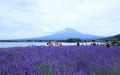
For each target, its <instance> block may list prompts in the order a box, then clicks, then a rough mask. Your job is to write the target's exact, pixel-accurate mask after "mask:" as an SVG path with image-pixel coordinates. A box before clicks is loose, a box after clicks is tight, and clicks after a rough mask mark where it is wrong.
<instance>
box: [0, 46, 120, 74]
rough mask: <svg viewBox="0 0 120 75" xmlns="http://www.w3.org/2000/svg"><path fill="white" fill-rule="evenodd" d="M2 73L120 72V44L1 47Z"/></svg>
mask: <svg viewBox="0 0 120 75" xmlns="http://www.w3.org/2000/svg"><path fill="white" fill-rule="evenodd" d="M0 75H120V46H112V47H110V48H106V47H104V46H79V47H77V46H61V47H43V46H33V47H14V48H1V49H0Z"/></svg>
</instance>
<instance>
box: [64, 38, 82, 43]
mask: <svg viewBox="0 0 120 75" xmlns="http://www.w3.org/2000/svg"><path fill="white" fill-rule="evenodd" d="M81 41H82V40H81V39H79V38H69V39H67V40H66V42H81Z"/></svg>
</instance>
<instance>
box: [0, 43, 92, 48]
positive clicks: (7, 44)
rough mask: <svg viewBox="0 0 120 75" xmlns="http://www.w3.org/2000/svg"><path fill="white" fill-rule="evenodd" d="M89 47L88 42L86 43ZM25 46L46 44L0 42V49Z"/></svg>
mask: <svg viewBox="0 0 120 75" xmlns="http://www.w3.org/2000/svg"><path fill="white" fill-rule="evenodd" d="M62 45H63V46H68V45H70V46H74V45H76V43H66V42H62ZM80 45H86V43H80ZM87 45H90V42H88V43H87ZM25 46H47V42H0V48H8V47H25Z"/></svg>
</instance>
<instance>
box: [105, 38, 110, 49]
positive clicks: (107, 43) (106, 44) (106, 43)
mask: <svg viewBox="0 0 120 75" xmlns="http://www.w3.org/2000/svg"><path fill="white" fill-rule="evenodd" d="M105 46H106V47H107V48H109V47H110V44H109V42H108V40H106V41H105Z"/></svg>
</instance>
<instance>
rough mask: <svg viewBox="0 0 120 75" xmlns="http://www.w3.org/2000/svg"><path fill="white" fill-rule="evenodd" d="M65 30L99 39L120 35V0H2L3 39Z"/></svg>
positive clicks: (1, 26) (1, 35) (1, 21)
mask: <svg viewBox="0 0 120 75" xmlns="http://www.w3.org/2000/svg"><path fill="white" fill-rule="evenodd" d="M65 28H74V29H76V30H78V31H79V32H82V33H87V34H93V35H100V36H109V35H114V34H118V33H120V0H0V39H16V38H27V37H36V36H45V35H49V34H51V33H54V32H57V31H60V30H64V29H65Z"/></svg>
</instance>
